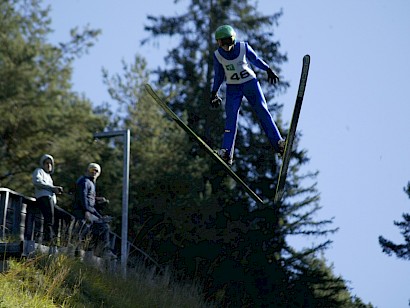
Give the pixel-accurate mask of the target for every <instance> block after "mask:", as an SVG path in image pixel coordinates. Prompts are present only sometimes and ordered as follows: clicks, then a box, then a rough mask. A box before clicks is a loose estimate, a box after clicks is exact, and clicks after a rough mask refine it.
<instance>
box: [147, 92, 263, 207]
mask: <svg viewBox="0 0 410 308" xmlns="http://www.w3.org/2000/svg"><path fill="white" fill-rule="evenodd" d="M145 89H146V90H147V92H148V94H149V95H150V96H151V97H152V98H153V99H154V101H155V102H156V103H157V104H158V105H160V106H161V107H162V109H164V111H165V112H166V113H167V114H168V115H169V116H170V117H171V118H172V119H173V120H174V121H175V122H176V123H177V124H178V126H180V127H181V128H182V129H183V130H184V131H185V132H186V133H188V135H190V136H191V137H193V139H194V140H195V141H196V142H197V143H198V144H199V145H200V146H201V147H202V149H204V150H205V152H206V153H208V154H209V155H210V156H211V157H212V158H213V159H214V160H215V161H216V162H218V163H219V164H220V165H221V166H222V167H223V168H224V169H225V171H226V172H227V173H228V174H229V175H230V176H231V177H232V178H233V179H234V180H235V181H236V183H238V184H239V185H240V186H242V188H243V189H244V190H245V191H246V192H247V193H248V195H249V196H250V197H251V198H252V199H253V200H255V201H256V202H257V203H259V204H263V203H264V202H263V200H262V199H261V198H260V197H259V196H258V195H257V194H256V193H255V192H254V191H253V190H252V189H251V188H250V187H249V186H248V185H247V184H246V183H245V182H244V181H243V180H242V179H241V178H240V177H239V176H238V175H237V174H236V173H235V172H234V171H233V170H232V169H231V167H229V166H228V165H227V164H226V163H225V162H224V161H223V160H222V158H220V157H219V155H218V154H217V153H215V151H214V150H213V149H212V148H211V147H210V146H209V145H208V144H207V143H206V142H205V141H204V140H202V138H201V137H199V136H198V135H197V134H196V133H195V132H194V131H193V130H192V129H191V128H190V127H189V126H188V125H186V124H185V123H184V122H183V121H182V120H181V119H180V118H179V117H178V116H177V115H176V114H175V113H174V112H173V111H172V110H171V109H170V108H169V107H168V105H167V104H166V103H165V102H164V101H163V100H162V99H161V98H159V96H158V95H157V93H156V92H155V91H154V90H153V89H152V87H151V86H150V85H149V84H145Z"/></svg>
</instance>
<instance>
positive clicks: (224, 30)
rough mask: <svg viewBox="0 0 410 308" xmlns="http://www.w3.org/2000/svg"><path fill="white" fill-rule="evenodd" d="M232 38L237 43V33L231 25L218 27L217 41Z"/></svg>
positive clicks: (216, 32)
mask: <svg viewBox="0 0 410 308" xmlns="http://www.w3.org/2000/svg"><path fill="white" fill-rule="evenodd" d="M228 37H232V40H233V41H235V38H236V32H235V30H234V29H233V28H232V27H231V26H229V25H223V26H220V27H218V29H216V31H215V39H216V40H220V39H223V38H228Z"/></svg>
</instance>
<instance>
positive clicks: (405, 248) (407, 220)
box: [379, 182, 410, 260]
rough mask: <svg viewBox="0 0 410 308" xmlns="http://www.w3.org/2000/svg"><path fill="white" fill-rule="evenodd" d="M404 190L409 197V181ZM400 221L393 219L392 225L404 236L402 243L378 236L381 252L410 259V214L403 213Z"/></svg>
mask: <svg viewBox="0 0 410 308" xmlns="http://www.w3.org/2000/svg"><path fill="white" fill-rule="evenodd" d="M404 191H405V192H406V194H407V195H408V196H409V197H410V182H409V183H408V184H407V187H405V189H404ZM402 218H403V220H402V221H394V225H395V226H397V227H398V228H399V229H400V233H401V235H402V236H403V238H404V243H402V244H395V243H393V242H392V241H390V240H388V239H386V238H385V237H383V236H379V244H380V246H381V247H382V249H383V252H384V253H386V254H387V255H389V256H391V255H393V254H394V255H396V257H398V258H400V259H404V260H410V214H408V213H404V214H403V215H402Z"/></svg>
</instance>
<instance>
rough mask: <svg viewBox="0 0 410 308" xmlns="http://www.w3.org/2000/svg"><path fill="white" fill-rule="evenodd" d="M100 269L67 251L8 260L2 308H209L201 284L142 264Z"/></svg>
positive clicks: (0, 299) (1, 276)
mask: <svg viewBox="0 0 410 308" xmlns="http://www.w3.org/2000/svg"><path fill="white" fill-rule="evenodd" d="M119 273H120V270H118V271H116V272H115V273H112V272H111V273H109V272H102V271H100V270H97V269H96V268H94V267H92V266H90V265H87V264H85V263H83V262H80V261H79V260H78V259H74V258H70V257H67V256H65V255H58V256H54V257H51V256H47V255H42V256H37V257H36V258H35V259H32V260H27V261H17V260H10V261H9V270H8V271H7V272H4V273H2V274H0V285H1V288H0V307H30V308H33V307H39V308H40V307H41V308H44V307H87V308H88V307H122V308H126V307H133V308H135V307H150V308H152V307H190V308H191V307H210V306H211V305H209V304H206V303H205V301H204V299H203V297H202V294H201V292H200V288H199V287H198V286H197V285H195V284H192V285H187V284H185V285H184V284H181V283H178V282H175V281H174V280H173V279H172V277H171V275H170V274H169V273H166V274H162V275H158V274H155V273H154V271H151V270H149V269H147V268H145V267H143V266H139V267H137V268H135V269H132V270H129V271H128V277H127V279H122V278H121V276H120V275H119Z"/></svg>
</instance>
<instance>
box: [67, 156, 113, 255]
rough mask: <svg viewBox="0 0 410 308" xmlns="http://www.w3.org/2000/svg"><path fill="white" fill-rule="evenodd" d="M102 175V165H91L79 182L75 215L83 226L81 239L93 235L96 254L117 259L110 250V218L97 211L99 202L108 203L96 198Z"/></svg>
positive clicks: (77, 184)
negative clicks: (98, 183) (97, 184)
mask: <svg viewBox="0 0 410 308" xmlns="http://www.w3.org/2000/svg"><path fill="white" fill-rule="evenodd" d="M100 174H101V167H100V165H99V164H97V163H91V164H89V165H88V167H87V171H86V174H85V175H83V176H81V177H80V178H79V179H78V180H77V183H76V190H75V200H74V210H73V214H74V216H75V217H76V219H77V221H78V222H79V223H80V224H81V225H82V228H81V230H80V232H81V233H80V238H81V239H83V238H84V237H85V236H87V235H88V234H89V233H91V243H90V244H91V245H90V246H91V248H94V253H95V254H96V255H97V256H104V257H108V258H115V257H116V256H115V255H114V254H113V252H112V251H111V249H110V227H109V225H108V222H109V220H110V218H109V217H107V216H103V215H102V214H101V213H100V212H98V211H97V209H96V205H97V201H99V202H106V203H108V200H106V199H105V198H103V197H97V196H96V181H97V178H98V176H99V175H100Z"/></svg>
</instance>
